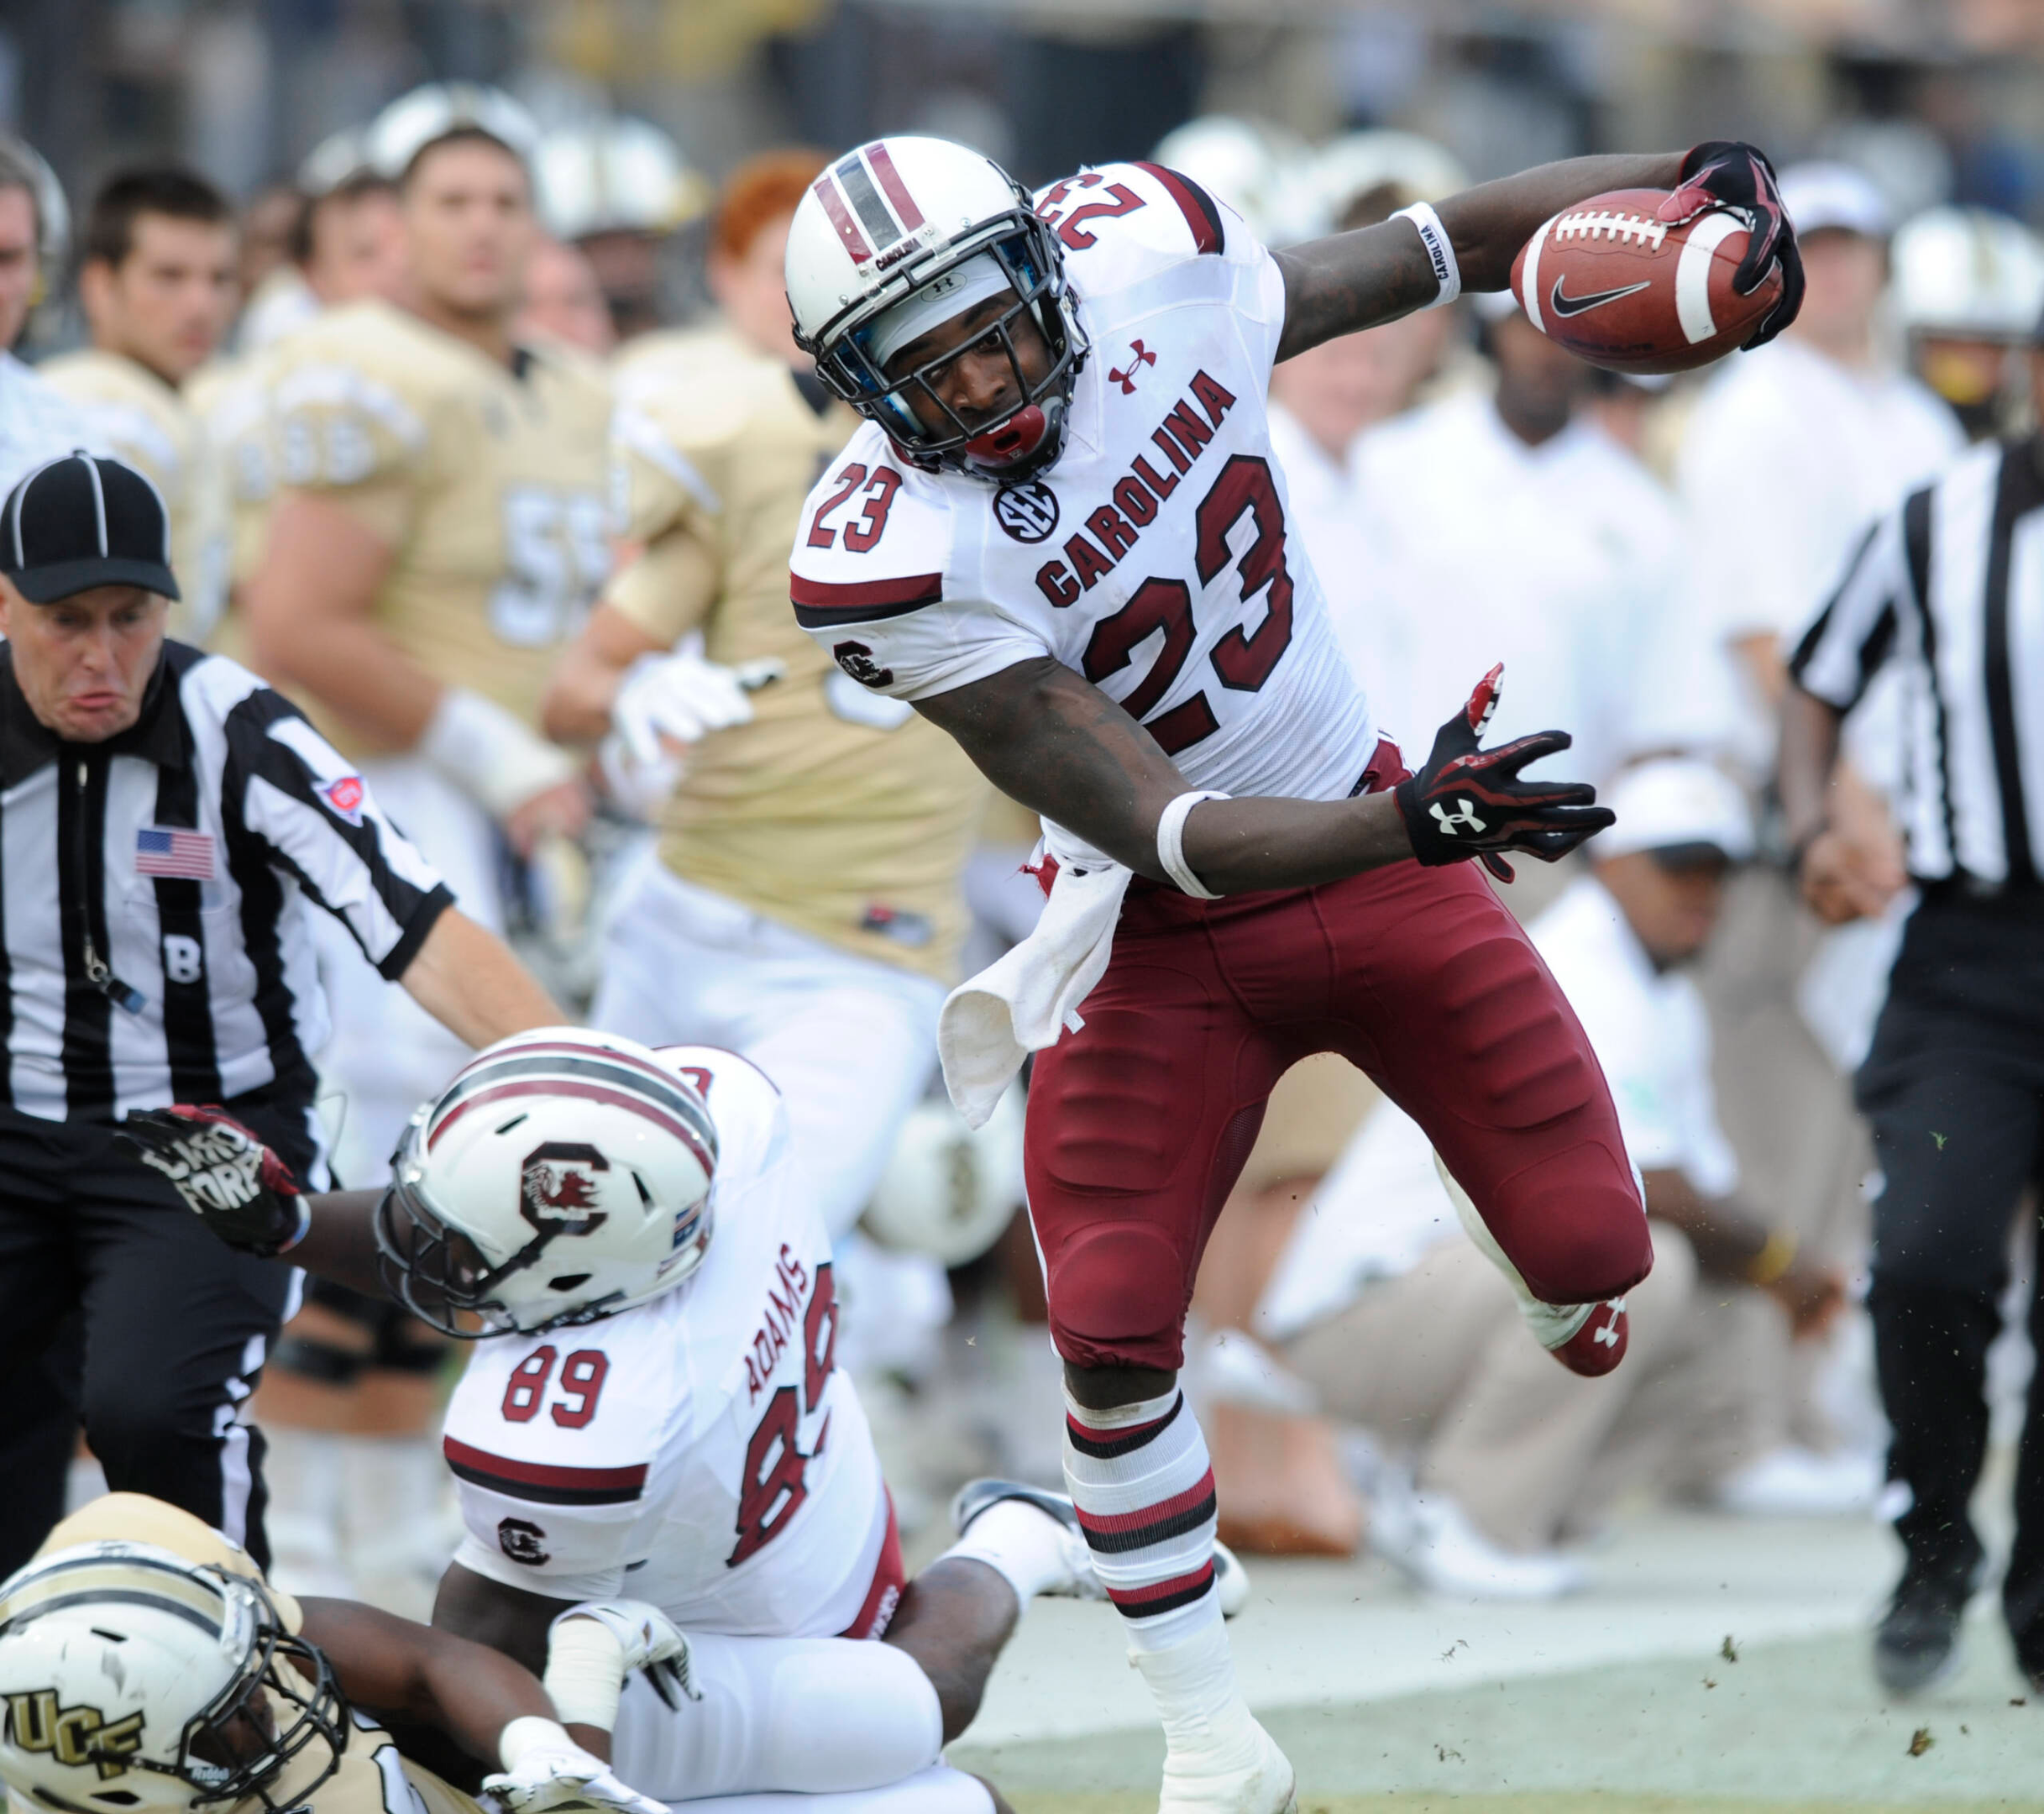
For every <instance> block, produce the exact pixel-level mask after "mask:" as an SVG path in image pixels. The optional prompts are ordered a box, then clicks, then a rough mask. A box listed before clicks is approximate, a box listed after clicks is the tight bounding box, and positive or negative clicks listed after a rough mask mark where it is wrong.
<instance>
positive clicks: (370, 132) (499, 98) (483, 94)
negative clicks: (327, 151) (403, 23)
mask: <svg viewBox="0 0 2044 1814" xmlns="http://www.w3.org/2000/svg"><path fill="white" fill-rule="evenodd" d="M459 132H480V133H482V134H486V135H487V136H488V137H490V138H492V139H495V140H496V142H497V143H498V144H501V145H502V146H503V147H504V149H506V150H507V151H509V152H511V153H512V154H513V155H515V156H516V157H517V158H518V159H519V160H521V162H522V163H523V164H524V165H525V166H526V168H527V170H530V169H531V168H532V157H533V154H534V153H535V152H536V151H537V149H538V148H539V126H538V123H537V121H535V120H534V119H533V118H532V115H531V114H530V113H527V111H526V110H525V108H524V107H521V105H520V104H519V103H518V102H516V101H514V100H512V99H511V97H510V96H509V95H507V94H506V93H505V92H504V91H503V90H502V89H501V88H489V87H484V86H483V85H482V84H481V83H480V82H459V81H458V82H427V83H425V84H423V85H422V87H417V88H414V89H412V90H411V92H408V93H406V94H401V95H400V96H399V97H397V98H396V100H395V101H393V102H391V103H390V105H389V106H388V107H385V109H384V110H383V112H382V113H379V114H378V115H377V116H376V117H375V119H373V120H371V121H370V122H369V126H368V128H366V129H365V130H364V133H363V134H362V157H363V161H364V163H366V164H367V165H369V168H370V169H371V170H375V172H376V174H377V175H378V176H387V177H388V178H389V179H390V181H392V182H401V181H403V180H404V177H405V173H406V171H407V170H410V169H411V166H412V165H414V164H415V163H417V161H418V158H419V154H420V153H421V152H422V151H423V150H425V149H427V146H429V145H435V144H439V142H440V141H441V140H442V139H445V138H448V137H450V136H451V135H452V134H455V133H459Z"/></svg>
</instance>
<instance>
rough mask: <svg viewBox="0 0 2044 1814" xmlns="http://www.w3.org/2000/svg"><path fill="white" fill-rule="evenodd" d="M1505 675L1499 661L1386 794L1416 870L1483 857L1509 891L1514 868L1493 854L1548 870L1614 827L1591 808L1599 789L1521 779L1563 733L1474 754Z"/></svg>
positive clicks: (1565, 737)
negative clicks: (1532, 861)
mask: <svg viewBox="0 0 2044 1814" xmlns="http://www.w3.org/2000/svg"><path fill="white" fill-rule="evenodd" d="M1504 673H1505V668H1504V663H1502V662H1500V663H1498V664H1497V666H1496V667H1495V668H1492V669H1491V671H1490V673H1488V674H1486V675H1485V676H1484V677H1483V679H1481V680H1479V681H1478V682H1477V683H1476V690H1475V692H1474V693H1472V694H1470V696H1469V704H1468V705H1465V707H1463V709H1462V710H1460V711H1459V712H1457V713H1456V714H1455V715H1454V717H1452V718H1450V719H1449V721H1448V722H1447V723H1446V724H1444V725H1443V726H1441V728H1440V730H1439V731H1438V732H1437V733H1436V734H1435V736H1434V739H1433V751H1432V752H1431V753H1430V754H1429V755H1428V758H1427V760H1426V762H1425V763H1424V764H1423V766H1422V768H1420V771H1419V773H1418V774H1414V775H1407V777H1406V779H1404V780H1402V781H1401V782H1400V783H1399V784H1398V785H1397V787H1396V788H1394V789H1392V790H1391V792H1392V798H1394V799H1395V800H1397V802H1398V810H1399V812H1400V814H1401V815H1402V816H1403V817H1404V820H1405V829H1406V831H1407V835H1408V836H1410V837H1411V838H1412V854H1413V855H1414V856H1415V857H1418V859H1419V860H1420V862H1423V863H1427V864H1429V865H1436V866H1438V865H1439V864H1442V863H1452V862H1465V861H1466V860H1467V859H1468V858H1470V857H1481V858H1482V859H1483V862H1484V867H1485V868H1487V869H1488V870H1489V871H1490V872H1491V874H1492V875H1494V876H1496V878H1497V879H1498V880H1499V881H1501V882H1509V881H1510V880H1511V879H1512V865H1511V864H1510V863H1508V862H1506V861H1505V859H1504V858H1503V857H1502V856H1500V855H1499V854H1498V852H1501V851H1507V850H1512V851H1523V852H1526V853H1527V854H1528V856H1532V857H1538V858H1539V859H1540V860H1541V861H1542V862H1557V861H1559V859H1560V858H1562V857H1565V856H1567V855H1568V854H1569V852H1570V851H1572V850H1574V849H1575V847H1576V846H1577V845H1578V844H1580V843H1581V842H1582V841H1583V840H1584V839H1585V838H1586V837H1590V836H1594V835H1595V834H1596V833H1597V832H1599V831H1603V830H1604V828H1605V827H1606V826H1612V825H1616V824H1617V817H1616V815H1614V814H1613V813H1612V810H1611V809H1610V808H1609V807H1607V806H1600V805H1597V804H1596V797H1597V790H1596V789H1595V788H1593V787H1591V785H1590V784H1589V783H1588V782H1586V781H1523V780H1521V779H1519V771H1520V770H1521V769H1522V768H1524V767H1525V766H1526V765H1527V764H1528V763H1535V762H1538V761H1539V759H1540V758H1542V757H1543V756H1552V755H1554V753H1555V752H1556V751H1558V750H1565V749H1566V748H1568V747H1569V746H1570V744H1571V743H1573V742H1575V738H1573V737H1570V735H1569V733H1568V732H1567V731H1536V732H1535V733H1534V734H1533V736H1531V737H1517V738H1515V739H1513V741H1512V742H1509V743H1501V744H1499V745H1498V746H1497V747H1496V748H1495V749H1481V748H1479V747H1477V739H1478V738H1479V737H1481V736H1482V735H1483V729H1484V726H1486V725H1487V724H1489V723H1490V721H1491V714H1492V713H1493V712H1495V711H1496V710H1497V700H1498V695H1499V694H1500V693H1501V692H1502V690H1503V681H1504Z"/></svg>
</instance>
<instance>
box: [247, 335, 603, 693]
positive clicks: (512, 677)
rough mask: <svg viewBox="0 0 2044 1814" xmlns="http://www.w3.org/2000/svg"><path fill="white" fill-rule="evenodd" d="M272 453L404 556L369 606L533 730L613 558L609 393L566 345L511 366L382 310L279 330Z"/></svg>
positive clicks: (414, 648)
mask: <svg viewBox="0 0 2044 1814" xmlns="http://www.w3.org/2000/svg"><path fill="white" fill-rule="evenodd" d="M265 356H266V358H267V359H269V360H270V361H271V362H272V363H271V365H270V373H271V376H270V385H269V401H270V432H271V458H272V460H273V462H274V468H273V469H274V474H275V483H276V485H277V488H278V495H279V496H280V497H281V496H283V495H286V494H288V493H289V492H291V491H293V490H298V491H304V492H307V493H311V494H314V495H318V496H321V497H323V498H327V499H330V500H332V501H334V502H336V503H338V504H339V505H341V506H343V507H345V508H346V509H347V510H349V511H351V512H352V513H353V514H354V516H356V517H357V518H358V519H359V521H360V522H363V523H364V525H366V526H367V527H369V529H370V530H371V531H372V532H374V533H375V535H376V536H377V537H378V538H379V539H380V540H381V541H382V542H384V543H385V544H386V545H387V546H389V547H390V548H391V549H392V551H393V553H394V556H395V558H394V559H393V562H392V564H391V567H390V573H389V574H388V576H387V577H386V578H385V580H384V583H383V589H382V590H381V591H380V594H379V595H378V596H377V599H376V602H375V620H376V621H377V622H378V624H379V625H380V626H381V627H382V628H383V630H384V631H385V632H386V633H387V634H388V635H389V636H390V637H391V639H392V640H393V641H394V642H396V643H397V644H398V646H399V647H401V648H402V649H404V651H405V652H406V653H407V654H409V655H410V656H411V658H412V659H413V660H415V661H417V663H419V665H420V666H421V667H422V668H424V669H425V670H426V671H427V673H428V674H432V676H433V678H434V679H437V680H440V681H442V682H444V683H446V684H451V685H453V684H458V685H461V686H465V687H469V688H471V689H474V691H476V692H478V693H480V694H483V695H485V696H486V697H488V698H490V699H492V700H495V701H496V702H497V704H499V705H502V706H505V707H506V708H507V709H508V710H511V711H512V712H515V713H516V715H517V716H519V717H521V718H522V719H524V720H525V721H527V723H530V724H534V725H537V722H538V717H539V697H540V692H541V689H542V687H543V686H544V685H545V684H546V678H547V672H548V668H550V667H551V666H552V665H553V659H554V657H555V656H556V655H557V654H558V652H559V650H560V647H561V645H562V643H563V642H565V641H566V640H567V639H568V637H569V636H570V635H571V634H572V633H573V632H574V631H575V630H576V629H577V628H578V627H579V626H580V623H581V621H582V619H583V617H584V616H585V615H586V614H587V611H588V608H589V605H590V600H592V599H593V598H594V597H595V594H596V591H597V589H598V588H599V587H600V586H601V585H602V584H603V582H604V579H605V577H606V576H607V575H608V574H609V572H610V568H611V547H610V537H611V531H612V528H613V524H612V522H611V509H610V505H609V495H608V482H609V481H608V474H609V454H608V445H609V430H610V415H611V399H610V391H609V387H608V385H607V382H606V380H605V377H604V375H603V374H602V372H601V371H600V369H599V368H597V367H596V366H595V365H594V364H591V363H590V361H589V360H587V359H584V358H583V357H582V356H581V355H580V354H575V353H574V352H573V351H572V350H570V349H566V348H559V347H555V346H552V345H548V346H547V347H545V348H528V349H521V351H520V354H519V356H518V361H517V369H516V370H511V368H509V367H506V366H504V365H501V364H497V363H496V362H495V360H493V359H490V358H488V357H487V356H486V355H485V354H483V353H481V352H480V351H479V350H477V349H475V348H474V347H472V346H470V345H469V344H468V343H466V342H464V341H462V340H458V339H456V338H453V336H452V335H450V334H446V333H441V332H440V331H439V330H438V328H432V327H430V326H428V325H427V323H426V322H422V321H421V320H420V319H419V318H418V317H417V316H414V315H411V314H409V313H407V312H405V311H403V310H401V309H398V308H396V307H391V306H390V304H388V303H385V302H376V301H368V302H357V303H354V304H351V305H349V307H346V308H340V309H335V310H333V312H330V313H328V314H326V315H323V316H322V317H319V319H317V321H314V322H310V323H308V324H307V326H306V327H305V328H302V329H301V330H300V331H299V332H297V333H293V334H291V335H290V336H288V337H287V338H285V339H283V340H280V341H279V342H278V343H276V344H275V346H274V347H273V348H271V349H270V351H269V353H268V354H266V355H265Z"/></svg>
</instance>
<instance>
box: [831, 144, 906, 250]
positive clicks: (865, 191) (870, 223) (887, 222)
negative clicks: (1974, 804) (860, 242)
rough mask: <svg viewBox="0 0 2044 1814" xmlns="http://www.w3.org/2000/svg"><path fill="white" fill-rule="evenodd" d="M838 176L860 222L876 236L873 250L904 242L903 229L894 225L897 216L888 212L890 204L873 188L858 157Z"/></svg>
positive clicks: (845, 163)
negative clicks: (896, 242) (900, 240)
mask: <svg viewBox="0 0 2044 1814" xmlns="http://www.w3.org/2000/svg"><path fill="white" fill-rule="evenodd" d="M835 174H836V177H837V180H838V181H840V182H841V183H842V184H843V185H844V186H845V194H846V196H847V197H849V198H850V199H851V202H852V207H854V208H855V209H857V212H858V217H859V219H860V221H861V222H862V223H863V224H864V226H865V228H866V231H867V233H870V234H871V235H872V236H873V249H874V250H875V251H876V252H884V251H886V250H887V249H888V247H889V246H891V245H892V244H894V242H895V241H896V240H897V239H900V237H901V228H899V227H897V226H896V225H895V224H894V216H893V215H892V214H890V213H888V211H887V203H886V202H883V201H882V200H881V199H880V191H878V189H876V188H874V187H873V178H872V177H870V176H867V174H866V166H865V165H863V164H862V163H861V162H860V161H859V157H858V154H857V152H856V151H855V152H853V153H852V155H851V156H850V157H848V158H846V159H845V160H843V161H842V162H841V163H840V164H839V165H837V166H836V171H835Z"/></svg>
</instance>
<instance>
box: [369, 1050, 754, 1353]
mask: <svg viewBox="0 0 2044 1814" xmlns="http://www.w3.org/2000/svg"><path fill="white" fill-rule="evenodd" d="M390 1168H391V1183H390V1189H389V1190H388V1191H387V1192H385V1194H384V1199H383V1202H382V1203H381V1204H380V1206H379V1208H378V1209H377V1212H376V1245H377V1246H378V1248H379V1249H380V1250H381V1253H382V1263H383V1273H384V1279H385V1283H386V1285H387V1286H388V1287H389V1288H390V1292H391V1294H392V1295H393V1296H394V1297H396V1298H398V1299H399V1300H400V1301H401V1302H402V1303H404V1304H405V1305H406V1307H407V1308H410V1309H411V1311H412V1312H413V1313H415V1314H416V1315H417V1316H419V1317H421V1318H422V1319H424V1320H425V1321H426V1322H427V1323H430V1324H432V1326H433V1327H434V1328H435V1329H440V1330H442V1331H443V1332H444V1333H445V1334H449V1335H459V1336H464V1337H467V1338H470V1339H473V1338H476V1337H480V1336H488V1335H506V1334H536V1333H537V1332H538V1331H540V1330H542V1329H558V1328H560V1327H561V1326H562V1325H563V1324H574V1323H590V1322H594V1321H595V1320H596V1319H598V1318H600V1317H606V1316H611V1315H612V1314H614V1313H616V1312H617V1311H620V1310H627V1309H630V1308H632V1306H633V1305H634V1304H642V1303H647V1301H648V1300H649V1299H652V1298H658V1296H660V1295H661V1293H662V1292H668V1291H672V1290H673V1288H674V1287H675V1286H677V1285H679V1284H680V1283H681V1282H682V1281H683V1280H684V1279H685V1278H686V1277H688V1276H689V1274H690V1273H691V1272H693V1271H694V1270H695V1268H696V1267H697V1266H699V1265H700V1264H701V1263H702V1258H703V1255H704V1253H705V1250H707V1249H708V1247H709V1245H710V1223H711V1214H710V1209H711V1205H710V1193H711V1186H712V1184H713V1183H714V1182H715V1177H716V1169H717V1135H716V1129H715V1125H713V1124H712V1123H711V1121H710V1111H709V1109H707V1108H706V1107H705V1105H704V1103H703V1098H702V1097H701V1096H700V1094H699V1093H697V1092H696V1090H695V1089H694V1087H693V1086H692V1085H691V1084H690V1083H689V1082H688V1080H687V1079H686V1078H685V1077H683V1076H682V1075H681V1074H680V1072H679V1071H676V1070H674V1069H673V1068H671V1067H669V1066H668V1064H667V1063H666V1062H665V1061H663V1059H662V1058H661V1057H660V1056H658V1054H657V1053H655V1052H653V1051H651V1050H649V1049H648V1048H647V1047H646V1046H642V1045H640V1044H639V1043H638V1042H637V1041H636V1040H628V1039H622V1038H620V1037H619V1036H618V1035H615V1034H610V1033H591V1032H588V1031H585V1030H584V1029H582V1028H580V1027H542V1028H540V1029H538V1030H536V1031H533V1032H530V1033H518V1034H514V1035H512V1036H511V1038H509V1039H506V1040H499V1041H497V1043H496V1044H495V1045H494V1046H490V1047H489V1048H488V1049H487V1050H486V1051H482V1052H480V1053H479V1054H478V1055H477V1056H475V1057H474V1059H472V1060H471V1061H470V1062H469V1063H468V1064H467V1065H465V1066H464V1067H463V1068H462V1069H461V1070H459V1072H456V1073H455V1075H454V1080H453V1083H450V1084H448V1087H447V1088H446V1089H445V1090H444V1091H443V1093H441V1095H440V1096H439V1097H438V1099H437V1100H435V1101H432V1102H430V1103H427V1104H425V1105H424V1106H423V1107H422V1108H421V1109H420V1110H419V1112H418V1113H417V1114H415V1115H414V1116H413V1117H412V1118H411V1125H410V1126H409V1127H408V1128H407V1129H406V1130H405V1135H404V1138H403V1139H402V1140H400V1141H399V1143H398V1147H397V1151H396V1155H395V1156H394V1157H393V1158H392V1160H391V1161H390Z"/></svg>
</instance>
